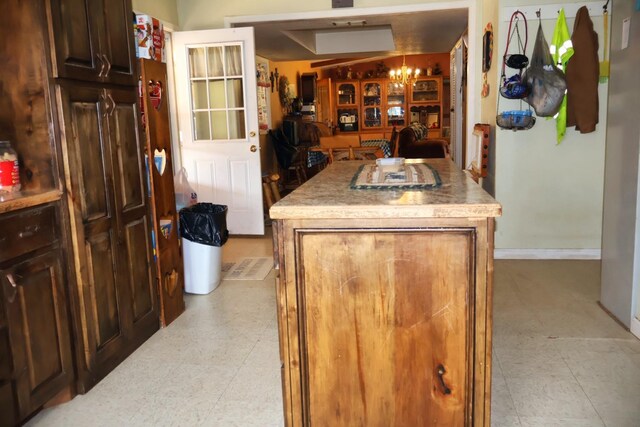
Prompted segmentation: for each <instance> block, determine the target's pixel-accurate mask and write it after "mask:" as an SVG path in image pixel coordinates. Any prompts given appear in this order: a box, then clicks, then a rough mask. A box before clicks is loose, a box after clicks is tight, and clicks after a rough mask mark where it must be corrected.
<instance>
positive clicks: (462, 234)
mask: <svg viewBox="0 0 640 427" xmlns="http://www.w3.org/2000/svg"><path fill="white" fill-rule="evenodd" d="M296 241H297V243H296V244H297V250H296V251H297V252H298V253H297V256H298V257H299V259H300V260H301V265H302V266H303V268H302V270H298V271H299V272H298V278H297V280H298V298H299V300H298V305H299V308H300V310H299V320H298V322H299V345H300V357H301V360H300V367H301V369H300V375H301V384H302V390H301V393H300V396H301V400H302V402H301V408H302V416H303V422H302V424H303V425H312V426H332V427H335V426H449V427H451V426H463V425H467V424H468V421H467V420H469V419H470V414H469V412H470V409H469V408H470V399H471V396H472V390H471V385H470V384H471V383H472V378H471V375H470V374H469V372H470V369H469V367H470V366H471V365H470V360H471V359H472V357H471V351H470V348H471V347H470V345H471V344H470V326H469V325H470V308H469V307H470V304H469V301H468V293H469V290H470V289H473V287H472V286H471V284H472V281H473V277H474V274H473V271H474V265H473V258H472V256H471V254H472V253H473V247H474V243H473V242H474V233H473V231H472V230H470V229H457V230H456V229H448V230H442V229H431V230H428V229H427V230H418V229H416V230H407V231H398V230H396V231H393V232H385V231H374V232H371V231H369V232H367V231H366V230H364V231H363V230H360V231H359V230H353V231H348V230H342V231H341V230H327V231H317V230H316V231H312V230H310V231H309V232H299V233H298V236H297V239H296ZM294 406H297V405H294ZM294 418H295V417H294Z"/></svg>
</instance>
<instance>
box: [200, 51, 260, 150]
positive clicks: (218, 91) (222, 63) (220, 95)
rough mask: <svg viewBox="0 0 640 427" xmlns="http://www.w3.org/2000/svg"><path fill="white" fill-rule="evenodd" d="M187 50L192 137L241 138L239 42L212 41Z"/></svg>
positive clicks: (243, 116)
mask: <svg viewBox="0 0 640 427" xmlns="http://www.w3.org/2000/svg"><path fill="white" fill-rule="evenodd" d="M188 52H189V79H190V83H191V125H192V127H193V136H194V138H193V139H194V140H195V141H212V140H234V139H245V137H246V133H247V130H246V114H245V113H246V111H245V103H244V87H243V76H244V64H243V62H242V45H241V44H212V45H206V46H198V47H190V48H188Z"/></svg>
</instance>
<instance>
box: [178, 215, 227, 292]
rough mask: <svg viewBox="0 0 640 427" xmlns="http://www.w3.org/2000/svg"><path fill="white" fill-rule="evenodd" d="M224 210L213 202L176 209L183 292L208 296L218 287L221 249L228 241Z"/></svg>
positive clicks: (220, 270)
mask: <svg viewBox="0 0 640 427" xmlns="http://www.w3.org/2000/svg"><path fill="white" fill-rule="evenodd" d="M227 211H228V208H227V206H225V205H214V204H213V203H197V204H195V205H193V206H189V207H186V208H183V209H180V235H181V236H182V255H183V258H184V290H185V292H188V293H191V294H208V293H210V292H211V291H213V290H214V289H215V288H217V287H218V285H219V284H220V280H221V274H222V246H223V245H224V244H225V243H226V242H227V239H228V238H229V230H227Z"/></svg>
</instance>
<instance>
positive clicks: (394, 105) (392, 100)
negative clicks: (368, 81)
mask: <svg viewBox="0 0 640 427" xmlns="http://www.w3.org/2000/svg"><path fill="white" fill-rule="evenodd" d="M404 108H405V90H404V86H402V85H400V84H398V83H393V82H388V83H387V111H386V114H387V126H388V127H391V126H404V125H405V124H406V120H405V110H404Z"/></svg>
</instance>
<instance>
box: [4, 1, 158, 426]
mask: <svg viewBox="0 0 640 427" xmlns="http://www.w3.org/2000/svg"><path fill="white" fill-rule="evenodd" d="M2 5H3V8H2V13H0V63H1V64H2V66H1V67H0V140H9V141H10V142H11V145H12V147H13V148H14V149H15V151H16V152H17V155H18V160H19V164H20V180H21V184H22V189H21V191H19V192H14V193H10V194H6V193H0V426H4V425H15V424H19V423H21V422H22V421H24V419H25V418H26V417H28V416H30V415H31V414H33V413H34V412H35V411H37V410H39V409H40V408H41V407H42V406H43V405H45V404H47V403H48V402H51V400H52V399H55V400H56V401H59V400H61V399H63V398H64V397H65V396H66V398H68V397H70V396H72V395H73V394H74V393H76V392H85V391H87V390H88V389H90V388H91V387H92V386H93V385H94V384H95V383H97V382H98V381H99V380H100V379H102V378H103V377H104V376H105V375H106V374H107V373H108V372H109V371H110V370H112V369H113V368H114V367H115V366H116V365H117V364H118V363H120V362H121V361H122V360H123V359H124V358H125V357H127V356H128V355H129V354H130V353H131V352H133V350H135V348H137V347H138V346H139V345H140V344H141V343H142V342H143V341H144V340H146V339H147V338H148V337H149V336H150V335H151V334H153V333H154V332H155V331H156V330H157V329H158V327H159V320H158V302H157V290H156V288H155V286H156V285H155V277H154V276H155V274H154V270H153V268H152V251H151V242H150V227H151V224H150V219H149V218H150V217H149V206H148V197H147V194H146V189H145V183H144V158H143V157H144V156H143V143H142V142H141V139H140V137H139V135H140V132H139V111H138V106H137V74H138V72H137V70H136V65H135V64H136V60H135V50H134V47H135V46H134V40H133V35H132V30H131V27H132V25H131V19H132V12H131V3H130V0H6V1H4V2H3V4H2Z"/></svg>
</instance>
